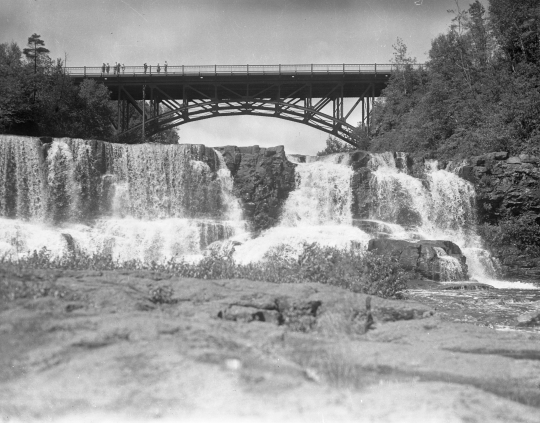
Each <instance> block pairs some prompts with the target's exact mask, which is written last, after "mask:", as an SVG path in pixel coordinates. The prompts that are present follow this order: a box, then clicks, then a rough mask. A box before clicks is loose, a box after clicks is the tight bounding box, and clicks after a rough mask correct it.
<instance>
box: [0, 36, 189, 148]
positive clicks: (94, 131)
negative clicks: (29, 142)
mask: <svg viewBox="0 0 540 423" xmlns="http://www.w3.org/2000/svg"><path fill="white" fill-rule="evenodd" d="M139 106H140V107H141V108H142V107H143V104H142V102H140V104H139ZM145 107H146V110H147V111H148V115H150V112H151V111H150V106H148V105H145ZM117 113H118V110H117V107H116V106H115V103H114V102H112V101H111V100H110V92H109V90H108V89H107V87H105V86H104V85H103V84H100V83H98V82H96V81H94V80H91V79H86V80H84V81H83V82H82V83H81V84H80V85H75V84H74V83H73V82H72V80H71V78H70V77H69V76H68V75H67V74H66V73H65V72H64V61H63V60H62V59H56V60H53V59H52V58H51V57H50V56H49V50H48V49H47V48H46V47H45V42H44V41H43V40H42V39H41V37H40V35H38V34H33V35H32V36H30V37H29V38H28V45H27V47H26V48H24V49H22V50H21V48H20V47H19V46H18V45H17V44H16V43H15V42H10V43H1V44H0V133H10V134H15V135H29V136H50V137H72V138H94V139H100V140H106V141H112V142H127V143H131V142H140V140H141V138H142V137H141V135H142V134H141V131H140V130H139V131H132V132H131V133H129V134H126V135H125V136H119V135H118V133H117V131H116V130H115V128H114V126H113V125H112V122H116V121H117V119H118V116H117ZM130 118H131V124H132V125H135V124H137V123H139V122H140V120H141V117H140V116H137V115H135V114H133V115H132V116H131V117H130ZM178 138H179V137H178V134H177V132H176V131H174V130H168V131H165V132H162V133H159V134H156V135H154V136H151V137H147V141H150V142H160V143H176V142H177V141H178Z"/></svg>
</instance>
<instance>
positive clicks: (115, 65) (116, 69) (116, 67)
mask: <svg viewBox="0 0 540 423" xmlns="http://www.w3.org/2000/svg"><path fill="white" fill-rule="evenodd" d="M117 71H118V63H117V62H115V63H114V66H113V74H114V75H116V72H117Z"/></svg>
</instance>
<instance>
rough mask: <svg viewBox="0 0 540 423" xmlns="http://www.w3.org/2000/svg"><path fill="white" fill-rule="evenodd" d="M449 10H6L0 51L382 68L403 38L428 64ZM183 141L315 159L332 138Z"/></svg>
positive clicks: (91, 1) (35, 6)
mask: <svg viewBox="0 0 540 423" xmlns="http://www.w3.org/2000/svg"><path fill="white" fill-rule="evenodd" d="M470 2H471V0H459V6H460V7H461V8H466V7H468V5H469V3H470ZM482 3H484V4H485V5H486V4H487V0H482ZM449 9H456V2H455V0H0V42H9V41H15V42H16V43H17V44H19V46H21V48H22V47H24V46H25V45H26V42H27V39H28V37H29V36H30V35H31V34H33V33H37V34H39V35H41V38H42V39H43V40H44V41H45V43H46V47H47V48H48V49H49V50H50V51H51V53H50V56H51V57H53V58H57V57H60V58H62V59H66V61H67V66H84V65H86V66H100V65H101V64H102V63H103V62H109V63H111V64H113V63H115V62H121V63H124V64H125V65H126V66H129V65H142V64H143V63H145V62H146V63H148V64H157V63H161V64H162V63H163V62H164V61H165V60H167V62H168V64H169V65H170V66H174V65H182V64H183V65H207V64H220V65H231V64H238V65H240V64H241V65H245V64H253V65H255V64H279V63H281V64H303V63H323V64H326V63H351V64H356V63H380V64H382V63H389V62H390V59H391V58H392V52H393V49H392V45H393V44H395V42H396V39H397V38H398V37H400V38H402V39H403V40H404V42H405V44H406V45H407V46H408V49H409V52H410V55H411V56H413V57H416V59H417V61H418V62H419V63H422V62H424V61H425V60H426V58H427V53H428V51H429V48H430V45H431V40H432V39H433V38H435V37H436V36H437V35H438V34H440V33H444V32H445V31H446V30H447V28H448V26H449V24H450V21H451V18H452V15H451V14H449V13H448V12H447V11H448V10H449ZM353 120H354V116H353ZM353 123H356V122H353ZM179 134H180V139H181V142H183V143H202V144H205V145H208V146H218V145H238V146H247V145H260V146H261V147H270V146H275V145H285V149H286V151H287V152H290V153H300V154H315V153H316V152H317V151H319V150H321V149H323V148H324V146H325V140H326V138H327V137H328V135H327V134H326V133H323V132H321V131H318V130H316V129H314V128H310V127H308V126H306V125H302V124H299V123H294V122H288V121H284V120H281V119H271V118H264V117H254V116H237V117H221V118H216V119H206V120H203V121H199V122H193V123H189V124H186V125H182V126H180V127H179Z"/></svg>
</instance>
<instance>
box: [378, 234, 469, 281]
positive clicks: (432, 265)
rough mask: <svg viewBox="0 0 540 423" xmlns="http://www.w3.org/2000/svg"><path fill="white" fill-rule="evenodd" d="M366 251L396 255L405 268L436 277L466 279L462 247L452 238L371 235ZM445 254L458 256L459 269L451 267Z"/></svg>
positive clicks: (437, 279)
mask: <svg viewBox="0 0 540 423" xmlns="http://www.w3.org/2000/svg"><path fill="white" fill-rule="evenodd" d="M368 251H372V252H374V253H375V254H390V255H392V256H395V257H398V260H399V263H400V265H401V267H402V268H403V269H404V270H409V271H416V272H418V273H420V274H421V275H422V276H424V277H427V278H430V279H433V280H436V281H440V280H449V279H450V280H467V279H468V276H467V270H468V269H467V264H466V258H465V256H464V255H463V253H462V252H461V249H460V248H459V247H458V246H457V245H456V244H454V243H453V242H451V241H429V240H422V241H418V242H409V241H403V240H398V239H372V240H370V241H369V245H368ZM448 257H453V258H455V259H457V260H458V261H459V264H460V269H456V270H454V271H450V270H451V269H449V267H448Z"/></svg>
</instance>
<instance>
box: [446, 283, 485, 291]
mask: <svg viewBox="0 0 540 423" xmlns="http://www.w3.org/2000/svg"><path fill="white" fill-rule="evenodd" d="M437 289H440V290H441V291H452V290H465V291H478V290H480V291H485V290H490V289H496V288H494V287H492V286H491V285H488V284H485V283H480V282H460V283H451V284H444V285H442V286H440V287H438V288H437Z"/></svg>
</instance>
